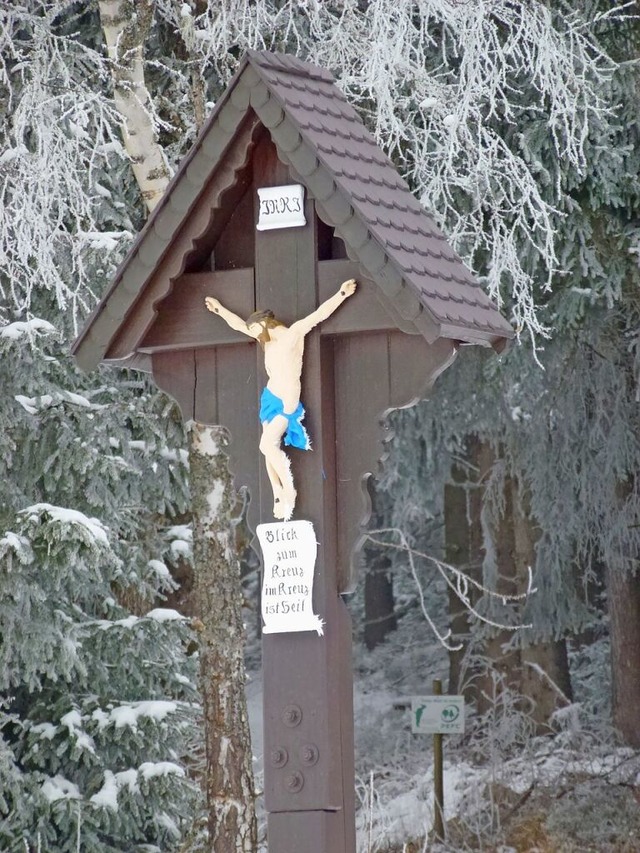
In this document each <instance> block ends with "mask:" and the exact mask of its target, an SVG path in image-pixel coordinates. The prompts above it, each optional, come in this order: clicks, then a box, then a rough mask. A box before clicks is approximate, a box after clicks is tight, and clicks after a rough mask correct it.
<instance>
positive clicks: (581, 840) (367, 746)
mask: <svg viewBox="0 0 640 853" xmlns="http://www.w3.org/2000/svg"><path fill="white" fill-rule="evenodd" d="M378 681H379V679H373V682H374V683H373V684H372V679H370V678H364V679H362V678H359V679H357V680H356V685H355V696H354V699H355V715H356V742H357V755H356V765H357V779H356V787H357V794H358V814H357V826H358V853H373V851H398V853H418V851H423V850H427V849H429V850H433V849H441V850H447V851H455V853H458V851H464V850H484V851H493V853H529V851H530V853H533V851H538V853H556V851H557V853H587V851H589V852H590V853H637V851H640V805H639V802H640V756H638V754H637V753H634V752H633V751H632V750H628V749H622V748H613V747H606V746H605V745H604V744H598V743H597V742H596V740H594V738H593V736H592V735H590V734H589V733H588V732H586V731H583V730H582V729H581V728H580V725H579V723H578V721H577V712H578V709H576V713H575V714H573V715H566V716H567V719H565V720H564V721H562V723H563V724H564V726H565V727H564V728H562V727H561V729H560V731H559V733H558V734H557V735H556V736H555V737H554V738H549V737H547V738H534V737H531V738H530V739H529V740H528V741H526V742H523V743H522V744H521V745H520V748H519V749H518V750H515V751H514V754H513V756H512V757H505V756H504V755H503V754H502V753H501V752H500V750H499V749H495V753H494V757H493V760H491V758H490V756H489V760H487V755H485V756H484V758H483V760H482V761H479V760H477V758H478V744H479V742H480V741H475V742H473V743H471V742H469V740H468V739H466V740H465V739H462V738H459V739H457V740H454V739H450V740H449V742H448V743H445V772H444V783H445V818H446V821H447V822H448V834H449V835H448V837H449V843H448V844H447V845H444V846H440V847H438V848H434V847H433V845H430V846H429V847H427V846H425V842H424V839H425V837H426V836H427V835H428V834H429V833H430V832H431V829H432V826H433V761H432V746H431V738H429V737H428V736H426V737H425V736H421V735H412V734H411V733H410V725H409V719H408V711H402V710H398V709H397V708H395V707H394V704H397V700H398V698H399V697H398V693H397V691H395V690H393V689H392V690H389V689H388V688H384V687H381V686H380V685H379V684H378V685H377V686H376V684H375V682H378ZM247 699H248V706H249V717H250V722H251V733H252V739H253V741H252V743H253V753H254V769H255V772H256V781H257V784H258V788H259V789H261V787H262V768H263V737H262V685H261V679H260V674H259V673H258V674H256V673H251V675H250V680H249V683H248V688H247ZM471 725H472V727H473V722H472V724H471ZM478 737H480V736H478ZM482 737H483V738H484V740H483V741H482V746H483V748H485V749H486V748H487V747H488V748H489V750H491V748H492V747H491V738H488V739H487V735H486V733H485V734H484V735H482ZM497 738H498V740H499V739H500V738H502V739H503V740H504V733H501V732H497ZM494 746H495V744H494ZM259 812H260V820H261V835H264V815H263V813H262V808H261V803H259ZM261 849H264V850H266V847H264V848H261Z"/></svg>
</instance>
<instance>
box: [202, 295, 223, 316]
mask: <svg viewBox="0 0 640 853" xmlns="http://www.w3.org/2000/svg"><path fill="white" fill-rule="evenodd" d="M204 302H205V305H206V306H207V308H208V309H209V311H211V312H212V313H213V314H219V313H220V303H219V302H218V300H217V299H214V298H213V296H207V298H206V299H205V300H204Z"/></svg>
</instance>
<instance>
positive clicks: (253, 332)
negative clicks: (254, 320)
mask: <svg viewBox="0 0 640 853" xmlns="http://www.w3.org/2000/svg"><path fill="white" fill-rule="evenodd" d="M204 302H205V305H206V306H207V308H208V309H209V311H211V313H212V314H217V315H218V316H219V317H222V319H223V320H224V321H225V323H226V324H227V326H230V327H231V328H232V329H235V331H236V332H242V334H243V335H248V336H249V337H250V338H257V337H258V336H259V335H260V333H261V331H262V330H261V329H260V328H251V329H250V328H249V327H248V326H247V323H246V320H243V319H242V317H238V315H237V314H234V313H233V311H229V309H228V308H225V307H224V305H223V304H222V303H221V302H220V300H218V299H215V298H214V297H213V296H207V298H206V299H205V300H204Z"/></svg>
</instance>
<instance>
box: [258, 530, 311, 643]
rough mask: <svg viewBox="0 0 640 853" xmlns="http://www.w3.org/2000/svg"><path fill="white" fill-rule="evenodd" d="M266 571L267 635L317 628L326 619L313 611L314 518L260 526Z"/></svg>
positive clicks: (265, 608)
mask: <svg viewBox="0 0 640 853" xmlns="http://www.w3.org/2000/svg"><path fill="white" fill-rule="evenodd" d="M256 532H257V534H258V539H259V541H260V546H261V548H262V558H263V563H264V572H263V579H262V620H263V622H264V627H263V629H262V630H263V632H264V633H265V634H285V633H291V632H294V631H317V632H318V635H319V636H322V634H323V626H324V622H323V621H322V619H321V618H320V617H319V616H316V615H315V614H314V613H313V608H312V593H313V574H314V570H315V566H316V554H317V551H318V543H317V542H316V534H315V531H314V529H313V524H312V523H311V522H310V521H276V522H273V523H272V524H259V525H258V527H257V528H256Z"/></svg>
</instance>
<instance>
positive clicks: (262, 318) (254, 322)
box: [247, 311, 284, 346]
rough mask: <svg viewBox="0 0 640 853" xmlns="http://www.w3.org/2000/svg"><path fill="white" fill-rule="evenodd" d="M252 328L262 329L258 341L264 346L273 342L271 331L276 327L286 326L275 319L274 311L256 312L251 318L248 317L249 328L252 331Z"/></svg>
mask: <svg viewBox="0 0 640 853" xmlns="http://www.w3.org/2000/svg"><path fill="white" fill-rule="evenodd" d="M252 326H256V327H259V328H260V329H261V331H260V334H259V335H258V337H257V339H256V340H257V341H258V343H260V344H261V345H262V346H264V345H265V344H267V343H269V341H270V340H271V336H270V335H269V329H274V328H275V327H276V326H284V323H283V322H282V321H281V320H278V319H277V318H276V317H274V314H273V311H255V312H254V313H253V314H251V316H250V317H247V328H248V329H251V327H252ZM256 331H257V329H256Z"/></svg>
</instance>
